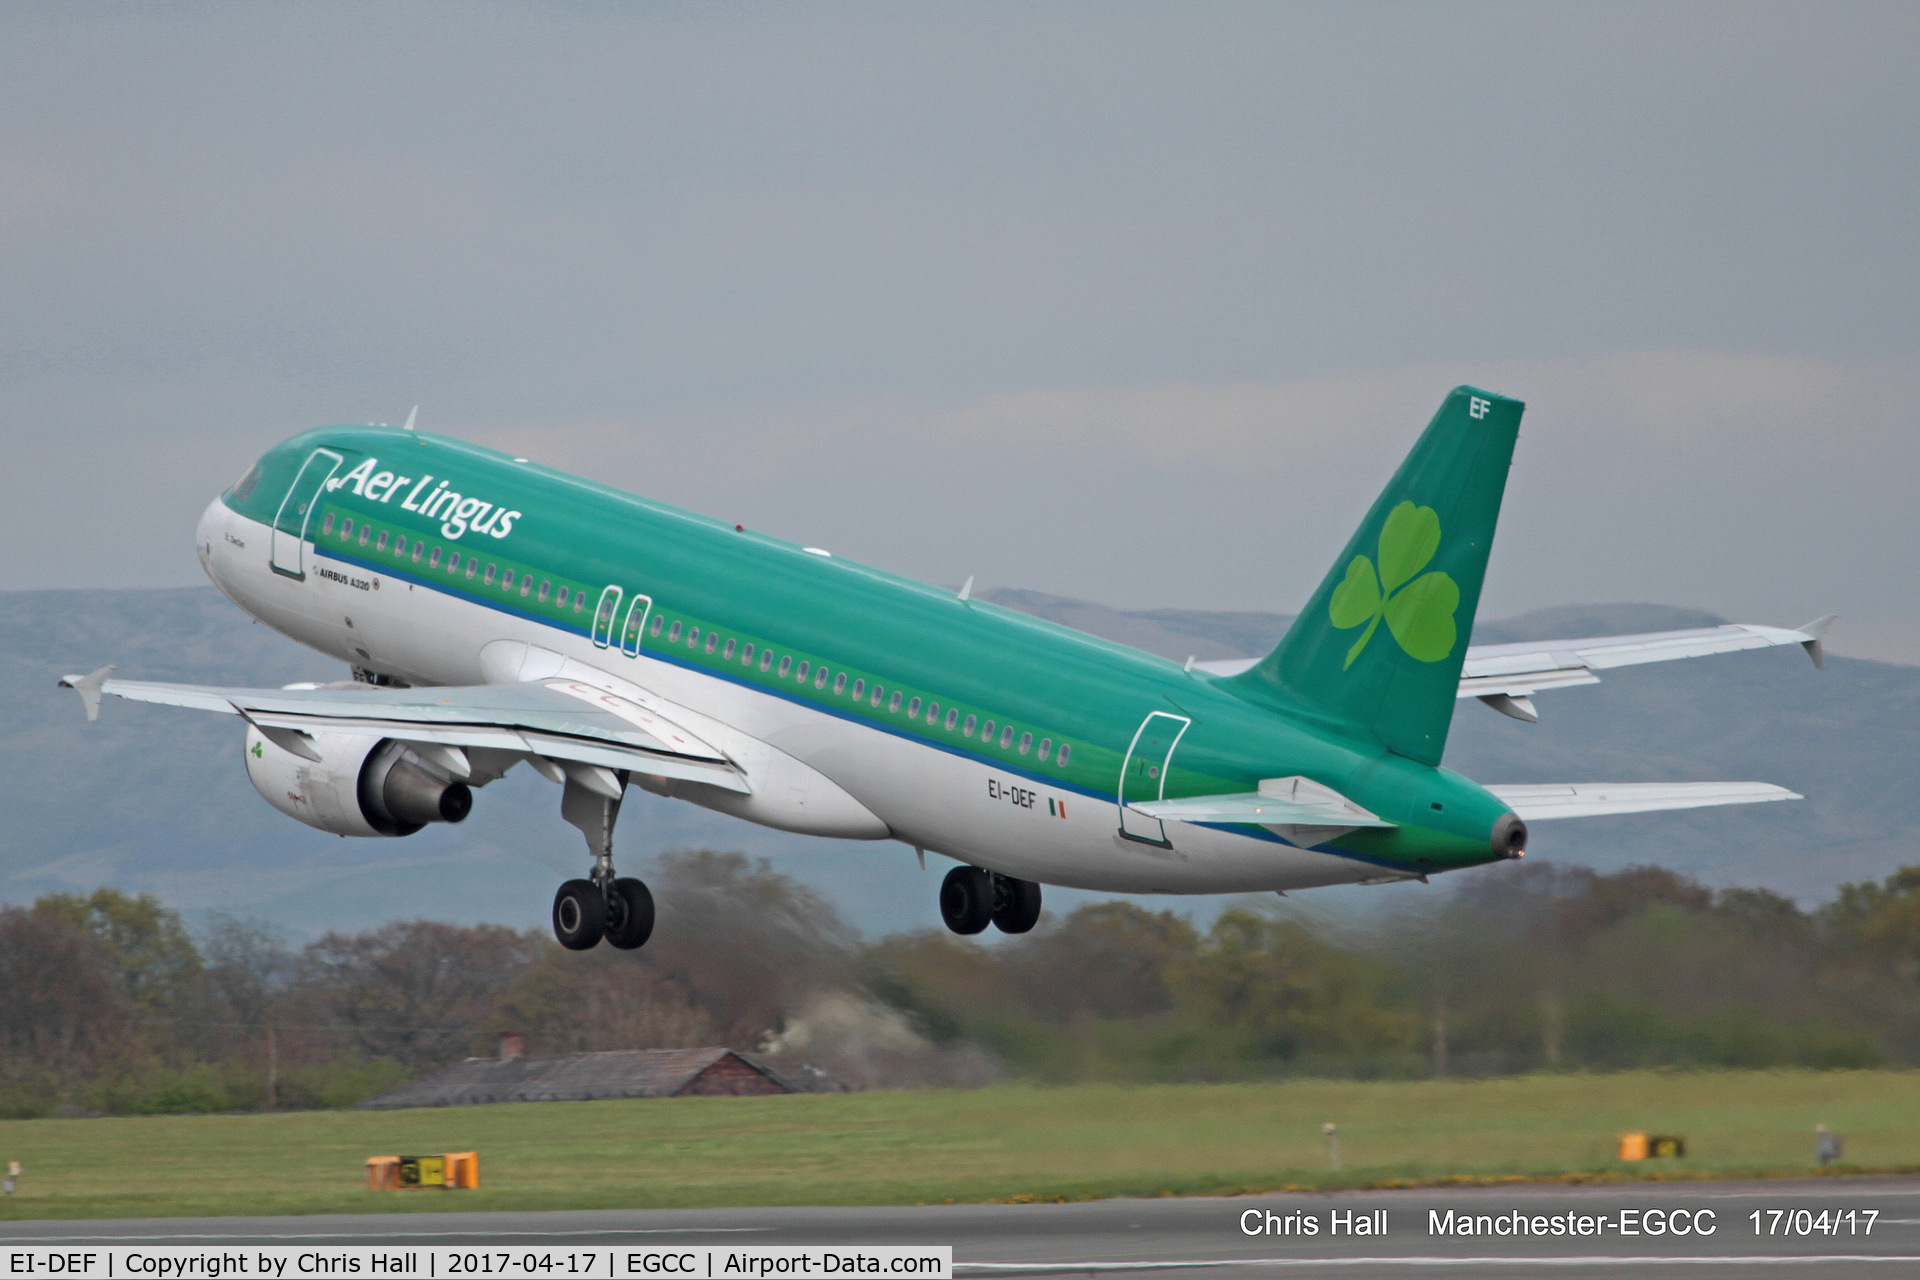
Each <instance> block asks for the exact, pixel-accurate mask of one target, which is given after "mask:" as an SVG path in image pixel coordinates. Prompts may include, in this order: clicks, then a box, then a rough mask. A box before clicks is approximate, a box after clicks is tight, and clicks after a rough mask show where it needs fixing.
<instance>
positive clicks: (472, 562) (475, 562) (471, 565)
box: [467, 556, 480, 582]
mask: <svg viewBox="0 0 1920 1280" xmlns="http://www.w3.org/2000/svg"><path fill="white" fill-rule="evenodd" d="M479 568H480V560H479V557H477V556H468V557H467V581H468V582H472V581H473V575H474V573H475V572H476V571H477V570H478V569H479Z"/></svg>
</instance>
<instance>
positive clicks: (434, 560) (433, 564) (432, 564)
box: [427, 547, 440, 569]
mask: <svg viewBox="0 0 1920 1280" xmlns="http://www.w3.org/2000/svg"><path fill="white" fill-rule="evenodd" d="M439 567H440V548H438V547H435V548H434V549H433V554H432V555H430V556H428V557H427V568H429V569H438V568H439Z"/></svg>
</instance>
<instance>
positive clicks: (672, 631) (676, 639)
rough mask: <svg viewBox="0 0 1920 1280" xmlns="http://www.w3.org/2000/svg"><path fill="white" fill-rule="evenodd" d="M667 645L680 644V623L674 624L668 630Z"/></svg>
mask: <svg viewBox="0 0 1920 1280" xmlns="http://www.w3.org/2000/svg"><path fill="white" fill-rule="evenodd" d="M667 643H668V644H679V643H680V624H679V623H678V622H676V623H674V624H673V625H672V626H670V627H668V628H667Z"/></svg>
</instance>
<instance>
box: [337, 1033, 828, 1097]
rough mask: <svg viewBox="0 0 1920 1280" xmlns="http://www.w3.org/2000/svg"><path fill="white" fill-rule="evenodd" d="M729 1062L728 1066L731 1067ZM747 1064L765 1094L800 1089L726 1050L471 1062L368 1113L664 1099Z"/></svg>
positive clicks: (394, 1093) (418, 1083) (397, 1093)
mask: <svg viewBox="0 0 1920 1280" xmlns="http://www.w3.org/2000/svg"><path fill="white" fill-rule="evenodd" d="M728 1059H732V1060H733V1061H732V1062H728V1061H727V1060H728ZM742 1066H744V1067H746V1068H748V1069H750V1070H751V1071H752V1072H755V1073H757V1074H759V1075H760V1076H763V1077H765V1078H766V1080H767V1081H768V1083H769V1084H770V1085H772V1086H774V1087H773V1088H770V1089H768V1090H767V1092H770V1093H776V1092H777V1093H798V1092H800V1089H799V1088H798V1087H797V1086H795V1085H794V1084H793V1083H792V1082H790V1081H788V1080H786V1079H784V1078H782V1077H781V1076H779V1075H778V1074H776V1073H775V1072H773V1071H772V1070H770V1069H769V1068H767V1067H765V1066H763V1065H762V1064H760V1063H759V1062H756V1061H755V1060H754V1059H753V1058H751V1057H749V1056H748V1055H746V1054H744V1053H736V1052H735V1051H733V1050H732V1049H726V1048H706V1049H623V1050H616V1051H614V1052H610V1053H570V1054H566V1055H564V1056H561V1057H557V1058H468V1059H467V1060H466V1061H465V1062H460V1063H455V1064H454V1065H453V1066H451V1067H448V1068H447V1069H446V1070H444V1071H440V1072H436V1073H435V1074H433V1075H430V1076H427V1077H425V1078H424V1079H420V1080H414V1081H411V1082H409V1083H407V1084H404V1085H402V1086H400V1087H399V1088H398V1089H394V1090H391V1091H390V1092H387V1093H383V1094H381V1095H380V1096H379V1097H377V1098H369V1099H368V1100H367V1101H365V1102H363V1103H361V1104H360V1105H361V1106H362V1107H365V1108H369V1109H373V1110H381V1111H384V1110H393V1109H397V1108H401V1107H466V1106H475V1105H478V1104H481V1103H488V1102H586V1101H589V1100H591V1099H595V1098H668V1097H672V1096H673V1095H675V1094H677V1093H680V1092H682V1091H684V1090H686V1089H687V1088H688V1086H690V1085H692V1084H693V1083H694V1082H695V1081H696V1080H697V1079H699V1077H700V1076H701V1075H702V1074H703V1073H705V1072H707V1071H709V1070H711V1069H713V1068H715V1067H719V1068H720V1069H721V1070H722V1071H725V1072H727V1073H728V1074H741V1071H740V1068H741V1067H742Z"/></svg>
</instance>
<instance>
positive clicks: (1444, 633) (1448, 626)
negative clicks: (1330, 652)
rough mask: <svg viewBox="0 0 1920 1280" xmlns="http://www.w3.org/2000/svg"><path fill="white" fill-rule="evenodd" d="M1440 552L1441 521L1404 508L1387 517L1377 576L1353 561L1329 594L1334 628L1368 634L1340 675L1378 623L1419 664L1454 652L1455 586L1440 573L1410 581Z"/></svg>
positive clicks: (1425, 510) (1429, 512)
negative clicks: (1384, 622)
mask: <svg viewBox="0 0 1920 1280" xmlns="http://www.w3.org/2000/svg"><path fill="white" fill-rule="evenodd" d="M1439 549H1440V517H1439V515H1438V514H1437V513H1436V512H1435V511H1434V509H1433V508H1432V507H1416V506H1414V505H1413V503H1411V502H1403V503H1401V504H1400V505H1399V506H1397V507H1395V508H1394V509H1393V510H1392V511H1390V512H1388V513H1387V521H1386V523H1385V524H1383V525H1382V526H1381V527H1380V569H1379V572H1378V573H1375V571H1374V567H1373V561H1371V560H1369V559H1367V558H1366V557H1365V556H1355V557H1354V558H1353V563H1352V564H1350V565H1348V566H1347V576H1346V578H1345V579H1344V580H1343V581H1342V582H1341V583H1340V585H1339V586H1337V587H1335V588H1334V589H1333V600H1332V602H1331V604H1330V605H1329V607H1328V609H1327V614H1328V616H1329V617H1330V618H1331V619H1332V621H1333V625H1334V626H1335V627H1337V628H1339V629H1340V630H1342V631H1345V630H1347V629H1348V628H1349V627H1358V626H1361V625H1363V624H1364V625H1365V626H1366V628H1367V629H1366V630H1365V631H1363V632H1361V633H1360V638H1359V639H1358V640H1356V641H1354V642H1353V648H1351V649H1349V650H1347V661H1346V664H1345V666H1343V667H1342V668H1341V670H1343V671H1344V670H1345V669H1346V668H1347V667H1351V666H1352V665H1353V660H1354V659H1355V658H1357V657H1359V656H1360V651H1361V650H1362V649H1364V648H1366V647H1367V641H1369V640H1371V639H1373V633H1374V629H1375V628H1376V627H1378V626H1379V625H1380V619H1382V618H1385V619H1386V620H1387V630H1389V631H1391V632H1393V638H1394V639H1395V640H1397V641H1399V642H1400V647H1401V648H1402V649H1405V650H1406V651H1407V653H1408V654H1409V655H1411V656H1412V657H1414V658H1417V659H1418V660H1420V661H1421V662H1438V661H1440V659H1442V658H1444V657H1446V656H1447V655H1448V654H1450V653H1452V652H1453V642H1454V640H1455V638H1456V637H1457V636H1458V632H1457V631H1456V630H1455V628H1454V625H1453V611H1454V610H1455V609H1457V608H1459V607H1460V588H1459V586H1458V585H1457V584H1456V583H1455V582H1454V580H1453V579H1452V578H1449V577H1448V576H1447V575H1446V574H1444V573H1438V572H1436V573H1425V574H1420V576H1419V577H1417V578H1416V577H1414V575H1415V574H1417V573H1420V570H1422V569H1424V568H1426V567H1427V562H1428V561H1429V560H1431V559H1433V553H1434V552H1436V551H1438V550H1439Z"/></svg>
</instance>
